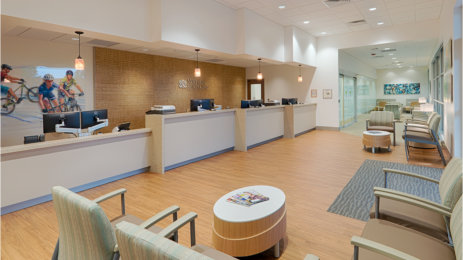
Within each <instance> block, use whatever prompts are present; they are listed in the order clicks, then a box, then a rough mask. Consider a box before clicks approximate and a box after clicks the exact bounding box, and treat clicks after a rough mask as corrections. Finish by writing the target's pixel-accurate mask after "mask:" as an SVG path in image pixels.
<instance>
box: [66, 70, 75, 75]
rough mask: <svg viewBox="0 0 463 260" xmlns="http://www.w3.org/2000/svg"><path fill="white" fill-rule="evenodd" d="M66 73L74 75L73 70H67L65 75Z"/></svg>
mask: <svg viewBox="0 0 463 260" xmlns="http://www.w3.org/2000/svg"><path fill="white" fill-rule="evenodd" d="M67 75H71V76H74V72H72V70H67V71H66V76H67Z"/></svg>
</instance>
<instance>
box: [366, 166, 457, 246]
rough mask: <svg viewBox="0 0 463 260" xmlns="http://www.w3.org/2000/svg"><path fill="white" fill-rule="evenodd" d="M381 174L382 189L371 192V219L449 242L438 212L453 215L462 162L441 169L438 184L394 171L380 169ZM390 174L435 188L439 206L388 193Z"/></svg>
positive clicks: (418, 176) (396, 192)
mask: <svg viewBox="0 0 463 260" xmlns="http://www.w3.org/2000/svg"><path fill="white" fill-rule="evenodd" d="M383 172H384V188H379V187H375V188H374V194H375V205H374V206H373V207H372V209H371V210H370V218H371V219H373V218H377V219H383V220H387V221H390V222H394V223H396V224H399V225H402V226H406V227H408V228H411V229H414V230H417V231H419V232H422V233H426V234H428V235H430V236H433V237H435V238H437V239H440V240H442V241H445V242H449V237H448V233H447V230H448V228H449V227H448V223H447V221H446V219H445V218H443V217H442V215H441V214H440V213H439V210H444V211H447V212H452V211H453V208H454V207H455V204H456V202H457V200H458V199H459V198H460V197H461V195H462V178H463V174H462V162H461V159H460V158H452V160H450V162H449V163H448V165H447V167H446V168H445V169H444V171H443V173H442V175H441V178H440V180H435V179H432V178H428V177H426V176H423V175H419V174H416V173H411V172H406V171H400V170H395V169H383ZM391 174H400V175H404V176H409V177H410V178H416V179H420V180H425V181H428V182H431V183H435V184H438V185H439V194H440V198H441V201H442V203H441V204H438V203H435V202H433V201H430V200H428V199H424V198H421V197H418V196H414V195H411V194H407V193H403V192H399V191H395V190H391V189H388V188H387V178H388V175H391Z"/></svg>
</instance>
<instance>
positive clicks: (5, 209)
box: [1, 167, 150, 215]
mask: <svg viewBox="0 0 463 260" xmlns="http://www.w3.org/2000/svg"><path fill="white" fill-rule="evenodd" d="M149 169H150V167H145V168H141V169H138V170H135V171H131V172H127V173H123V174H119V175H116V176H113V177H108V178H106V179H102V180H99V181H94V182H90V183H87V184H84V185H80V186H77V187H74V188H71V189H70V190H72V191H73V192H80V191H84V190H88V189H91V188H95V187H97V186H100V185H103V184H106V183H110V182H113V181H117V180H120V179H124V178H127V177H130V176H133V175H137V174H140V173H144V172H148V171H149ZM50 189H51V187H50ZM51 200H52V197H51V194H48V195H44V196H41V197H38V198H35V199H30V200H26V201H23V202H19V203H16V204H13V205H9V206H5V207H2V209H1V215H4V214H8V213H11V212H15V211H18V210H20V209H25V208H28V207H32V206H35V205H37V204H40V203H44V202H47V201H51Z"/></svg>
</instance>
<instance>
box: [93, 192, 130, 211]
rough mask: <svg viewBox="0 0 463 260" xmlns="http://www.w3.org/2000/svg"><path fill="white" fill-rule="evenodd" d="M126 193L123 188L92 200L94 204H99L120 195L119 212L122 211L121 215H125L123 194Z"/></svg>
mask: <svg viewBox="0 0 463 260" xmlns="http://www.w3.org/2000/svg"><path fill="white" fill-rule="evenodd" d="M126 192H127V190H126V189H124V188H122V189H118V190H115V191H113V192H110V193H108V194H105V195H103V196H100V197H98V198H96V199H94V200H93V201H94V202H96V203H100V202H103V201H105V200H107V199H110V198H112V197H115V196H118V195H121V210H122V215H125V197H124V194H125V193H126Z"/></svg>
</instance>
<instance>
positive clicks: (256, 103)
mask: <svg viewBox="0 0 463 260" xmlns="http://www.w3.org/2000/svg"><path fill="white" fill-rule="evenodd" d="M249 105H250V106H251V107H261V106H262V100H261V99H256V100H251V101H250V102H249Z"/></svg>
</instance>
